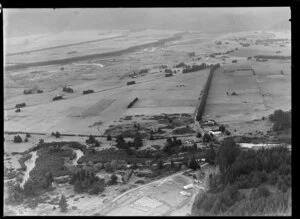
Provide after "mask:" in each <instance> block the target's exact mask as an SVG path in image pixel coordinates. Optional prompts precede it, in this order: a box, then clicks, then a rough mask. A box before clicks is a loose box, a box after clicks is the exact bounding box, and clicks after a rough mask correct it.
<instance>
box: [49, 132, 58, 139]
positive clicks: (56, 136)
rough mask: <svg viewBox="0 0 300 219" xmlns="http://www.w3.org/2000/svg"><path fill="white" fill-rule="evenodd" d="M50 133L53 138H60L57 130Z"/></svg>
mask: <svg viewBox="0 0 300 219" xmlns="http://www.w3.org/2000/svg"><path fill="white" fill-rule="evenodd" d="M51 135H52V136H55V138H60V133H59V132H58V131H56V132H52V133H51Z"/></svg>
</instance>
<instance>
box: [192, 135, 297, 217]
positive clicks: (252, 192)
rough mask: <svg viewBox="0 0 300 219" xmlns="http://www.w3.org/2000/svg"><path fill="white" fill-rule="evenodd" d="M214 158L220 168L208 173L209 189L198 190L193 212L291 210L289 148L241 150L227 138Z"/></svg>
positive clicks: (271, 212) (237, 213)
mask: <svg viewBox="0 0 300 219" xmlns="http://www.w3.org/2000/svg"><path fill="white" fill-rule="evenodd" d="M215 161H216V164H217V165H218V166H219V170H220V171H219V173H217V174H210V175H209V191H208V192H207V193H205V194H203V193H202V194H198V196H197V197H196V199H195V201H194V204H193V208H192V215H194V216H205V215H220V216H233V215H235V216H246V215H247V216H256V215H289V214H291V152H290V151H289V150H288V149H287V148H285V147H275V148H269V149H259V150H254V149H247V150H243V149H241V148H239V147H238V146H237V145H236V144H235V142H234V141H233V140H232V139H228V140H225V141H224V142H223V144H222V147H221V149H220V151H219V152H218V154H217V156H216V159H215Z"/></svg>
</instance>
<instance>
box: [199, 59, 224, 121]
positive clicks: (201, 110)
mask: <svg viewBox="0 0 300 219" xmlns="http://www.w3.org/2000/svg"><path fill="white" fill-rule="evenodd" d="M218 68H220V64H216V65H214V66H213V67H212V68H211V69H210V71H209V76H208V78H207V81H206V83H205V87H204V90H203V94H202V97H201V100H200V102H199V105H198V107H197V108H196V110H197V112H196V120H197V121H201V119H202V115H203V113H204V109H205V105H206V100H207V97H208V91H209V88H210V85H211V81H212V78H213V75H214V72H215V71H216V70H217V69H218Z"/></svg>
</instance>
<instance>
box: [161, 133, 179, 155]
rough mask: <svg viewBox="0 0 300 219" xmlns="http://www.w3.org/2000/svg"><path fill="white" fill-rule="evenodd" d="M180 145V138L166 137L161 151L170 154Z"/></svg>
mask: <svg viewBox="0 0 300 219" xmlns="http://www.w3.org/2000/svg"><path fill="white" fill-rule="evenodd" d="M181 145H182V141H181V140H180V139H177V138H176V137H173V138H168V139H167V140H166V144H165V146H164V148H163V151H164V152H165V153H167V154H172V153H174V151H176V150H177V149H178V148H179V146H181Z"/></svg>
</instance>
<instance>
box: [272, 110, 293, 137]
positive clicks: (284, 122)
mask: <svg viewBox="0 0 300 219" xmlns="http://www.w3.org/2000/svg"><path fill="white" fill-rule="evenodd" d="M269 120H270V121H271V122H273V123H274V124H273V131H275V132H277V131H281V130H284V129H287V128H290V127H291V120H292V111H291V110H290V111H286V112H284V111H282V110H275V111H274V113H273V114H271V115H269Z"/></svg>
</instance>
